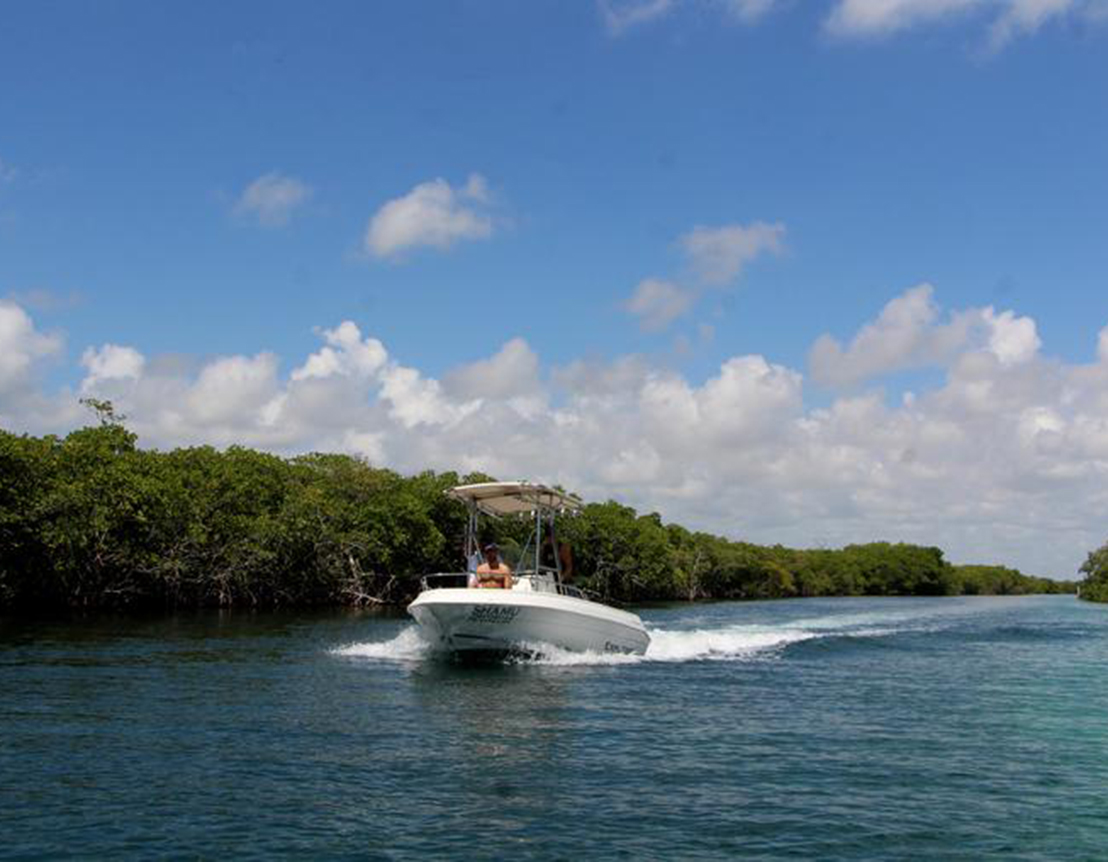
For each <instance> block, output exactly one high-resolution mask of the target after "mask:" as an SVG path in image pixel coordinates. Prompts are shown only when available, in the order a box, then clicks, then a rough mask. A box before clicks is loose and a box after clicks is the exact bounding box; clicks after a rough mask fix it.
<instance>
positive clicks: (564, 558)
mask: <svg viewBox="0 0 1108 862" xmlns="http://www.w3.org/2000/svg"><path fill="white" fill-rule="evenodd" d="M555 544H556V545H557V552H556V553H557V555H558V558H557V561H555V559H554V554H555V550H554V549H555ZM539 558H540V561H541V563H542V566H543V567H544V568H547V569H554V568H558V569H560V571H561V573H562V583H563V584H569V583H573V551H572V550H570V547H569V542H563V541H561V540H560V539H555V538H554V534H553V533H547V534H546V535H545V536H543V540H542V547H541V551H540V554H539ZM559 564H560V565H559Z"/></svg>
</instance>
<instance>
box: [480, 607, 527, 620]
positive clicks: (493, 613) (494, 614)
mask: <svg viewBox="0 0 1108 862" xmlns="http://www.w3.org/2000/svg"><path fill="white" fill-rule="evenodd" d="M517 616H519V608H511V607H503V606H500V607H497V606H495V605H478V606H477V607H475V608H474V609H473V610H471V611H470V612H469V621H470V622H471V623H510V622H511V621H512V620H514V619H515V618H516V617H517Z"/></svg>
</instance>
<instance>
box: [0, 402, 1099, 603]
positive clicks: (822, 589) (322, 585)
mask: <svg viewBox="0 0 1108 862" xmlns="http://www.w3.org/2000/svg"><path fill="white" fill-rule="evenodd" d="M87 406H89V407H90V408H91V409H92V410H93V411H94V412H95V413H96V415H97V417H98V419H99V425H98V426H96V427H89V428H82V429H80V430H78V431H74V432H73V433H72V434H70V435H68V436H67V437H65V438H64V439H59V438H56V437H42V438H35V437H30V436H17V435H14V434H10V433H7V432H4V431H0V608H2V607H32V606H34V607H63V606H69V607H177V606H183V607H196V606H243V605H245V606H267V607H272V606H303V605H317V604H320V605H322V604H355V605H356V604H366V603H397V602H402V601H405V600H406V599H408V598H410V597H411V596H412V595H414V593H415V592H416V590H417V589H418V579H419V576H420V575H422V574H425V573H428V572H434V571H456V570H458V569H459V568H460V567H461V564H462V540H463V536H464V532H465V524H466V513H465V510H464V508H463V507H462V506H461V505H459V504H458V503H457V502H456V501H453V500H451V499H450V498H448V497H447V496H446V495H445V494H444V493H443V492H444V491H445V490H446V489H448V488H450V487H452V486H454V485H457V484H462V483H468V482H480V481H487V480H489V479H490V478H491V477H488V476H484V475H481V474H471V475H468V476H463V477H459V476H458V475H457V474H455V473H439V474H436V473H433V472H429V471H428V472H424V473H420V474H418V475H416V476H410V477H404V476H400V475H398V474H396V473H394V472H392V471H391V470H385V469H380V468H376V467H373V466H371V465H370V464H367V463H366V462H365V461H362V460H360V459H357V458H352V457H349V456H346V455H327V454H311V455H304V456H301V457H298V458H292V459H285V458H279V457H276V456H274V455H268V454H265V453H262V452H256V451H253V450H249V449H244V448H240V447H231V448H230V449H227V450H226V451H222V452H221V451H218V450H216V449H213V448H211V447H207V446H202V447H195V448H187V449H176V450H174V451H172V452H157V451H150V450H142V449H139V448H138V447H137V446H136V440H135V436H134V435H133V434H132V433H131V432H129V431H128V430H127V429H126V428H124V427H123V426H122V424H121V421H122V418H123V417H121V416H119V415H117V414H116V413H115V411H114V409H113V408H112V405H111V404H110V403H109V402H92V401H90V402H89V403H88V405H87ZM529 529H530V524H529V523H528V521H526V520H522V519H500V520H497V521H494V522H492V523H490V524H489V525H488V527H487V531H486V532H485V534H484V535H483V536H482V539H483V540H484V541H488V540H495V541H497V542H499V543H500V544H501V545H502V546H503V547H506V548H509V549H510V548H513V547H520V546H522V544H523V542H525V541H526V538H527V535H528V532H529ZM560 529H561V538H562V539H563V540H565V541H567V542H568V543H569V544H570V546H571V547H572V548H573V552H574V558H575V575H576V581H577V583H578V584H580V585H582V586H584V587H586V588H587V589H590V590H592V591H594V592H595V593H598V594H600V595H602V596H604V597H606V598H608V599H610V600H617V601H645V600H657V599H663V600H677V599H679V600H695V599H705V598H734V599H755V598H787V597H791V596H828V595H954V594H959V593H963V592H964V593H968V594H983V593H1004V594H1016V593H1025V592H1053V591H1061V590H1072V585H1071V584H1058V583H1055V582H1053V581H1047V580H1044V579H1041V578H1029V577H1027V576H1025V575H1022V574H1020V573H1019V572H1017V571H1014V570H1012V569H1005V568H1003V567H1000V566H951V565H950V564H948V563H947V562H946V561H945V560H944V559H943V555H942V552H941V551H940V550H939V549H938V548H929V547H919V546H916V545H905V544H889V543H885V542H879V543H873V544H868V545H850V546H848V547H846V548H843V549H842V550H825V549H818V550H793V549H789V548H784V547H782V546H780V545H777V546H773V547H764V546H759V545H753V544H749V543H746V542H734V541H729V540H727V539H723V538H721V537H719V536H712V535H709V534H706V533H693V532H690V531H689V530H687V529H685V528H684V527H681V526H679V525H676V524H665V523H664V522H663V521H662V518H661V516H660V515H658V514H656V513H650V514H646V515H640V514H638V513H637V512H636V511H635V510H634V509H631V508H629V507H627V506H622V505H620V504H618V503H615V502H611V501H609V502H606V503H594V504H591V505H588V506H586V507H585V508H584V509H583V511H582V512H581V513H580V514H579V515H577V516H576V517H573V518H567V519H564V520H563V523H562V525H561V528H560ZM1083 571H1086V572H1087V573H1088V574H1089V578H1088V579H1087V580H1086V582H1085V585H1086V586H1085V595H1086V597H1088V598H1093V597H1095V596H1104V597H1108V546H1106V547H1105V548H1101V549H1100V551H1097V552H1095V553H1094V554H1091V555H1090V560H1089V562H1088V563H1086V567H1085V568H1083ZM1098 591H1099V592H1098Z"/></svg>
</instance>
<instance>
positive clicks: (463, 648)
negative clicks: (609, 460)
mask: <svg viewBox="0 0 1108 862" xmlns="http://www.w3.org/2000/svg"><path fill="white" fill-rule="evenodd" d="M446 493H447V494H448V495H450V496H451V497H454V498H455V499H457V500H459V501H461V502H462V503H463V504H465V506H466V508H467V509H468V511H469V521H468V525H467V529H466V556H467V558H468V559H473V556H474V554H476V553H477V552H478V547H479V546H478V540H477V528H478V522H479V518H480V516H481V515H486V516H490V517H494V518H500V517H508V516H520V517H527V518H529V519H531V520H532V521H533V525H534V526H533V529H532V531H531V536H530V538H529V539H528V540H527V544H526V545H525V546H524V549H523V552H522V553H521V554H520V558H519V562H518V563H517V567H516V569H515V570H514V571H513V572H512V577H511V579H510V580H511V585H510V586H509V587H508V588H507V589H487V588H485V589H480V588H477V587H474V586H469V584H470V583H471V577H470V574H469V573H465V572H463V573H450V574H442V573H440V574H435V575H427V576H426V577H424V578H423V580H422V582H421V587H422V590H421V592H420V594H419V595H418V596H417V597H416V599H415V601H413V602H412V603H411V604H410V605H408V613H410V614H411V615H412V616H413V617H414V618H415V620H416V622H417V623H419V625H420V628H421V629H422V630H423V632H424V636H425V637H426V638H427V639H428V640H430V641H431V642H432V643H433V644H434V645H435V646H437V647H439V648H440V649H442V650H444V651H447V652H450V653H454V654H457V655H459V656H463V657H464V656H466V655H473V654H490V653H491V654H503V653H510V652H523V653H536V652H538V653H541V652H542V650H543V648H544V647H545V646H553V647H556V648H559V649H563V650H569V651H571V652H598V653H605V652H607V653H629V654H636V655H642V654H643V653H645V652H646V647H647V645H648V644H649V643H650V635H648V634H647V633H646V629H645V628H644V627H643V624H642V620H640V619H639V618H638V616H636V615H635V614H633V613H629V612H628V611H623V610H619V609H618V608H613V607H609V606H608V605H605V604H602V603H600V602H595V601H592V600H590V599H589V598H588V597H587V596H586V595H585V594H584V593H583V592H582V591H581V590H579V589H577V588H576V587H574V586H572V585H570V584H566V583H563V582H562V559H561V554H560V553H556V552H553V553H551V552H550V551H549V549H550V548H558V547H559V545H558V542H557V539H556V537H555V534H554V526H555V516H556V515H557V514H559V513H564V512H573V511H576V510H577V509H579V508H580V507H581V501H580V500H579V499H578V498H576V497H574V496H572V495H570V494H566V493H564V492H562V491H559V490H557V489H554V488H549V487H547V486H545V485H536V484H531V483H527V482H483V483H480V484H476V485H459V486H458V487H456V488H451V489H450V490H449V491H447V492H446ZM548 536H549V540H548V542H549V543H548V544H547V546H546V547H547V549H548V551H547V554H546V555H544V554H543V546H544V539H546V538H547V537H548ZM544 556H545V557H546V559H544Z"/></svg>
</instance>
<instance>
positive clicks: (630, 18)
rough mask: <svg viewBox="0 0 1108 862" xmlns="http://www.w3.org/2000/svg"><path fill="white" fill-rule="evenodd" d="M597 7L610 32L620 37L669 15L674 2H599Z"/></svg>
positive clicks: (646, 0)
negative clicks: (630, 30) (638, 26)
mask: <svg viewBox="0 0 1108 862" xmlns="http://www.w3.org/2000/svg"><path fill="white" fill-rule="evenodd" d="M597 6H598V8H599V9H600V15H601V17H602V18H603V19H604V24H605V26H607V28H608V32H610V33H611V34H612V35H614V36H618V35H620V34H621V33H623V32H624V31H625V30H627V29H628V28H630V27H634V26H636V25H638V24H646V23H648V22H650V21H655V20H657V19H658V18H662V17H664V16H665V15H667V14H669V12H670V11H672V9H673V7H674V0H598V3H597Z"/></svg>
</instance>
